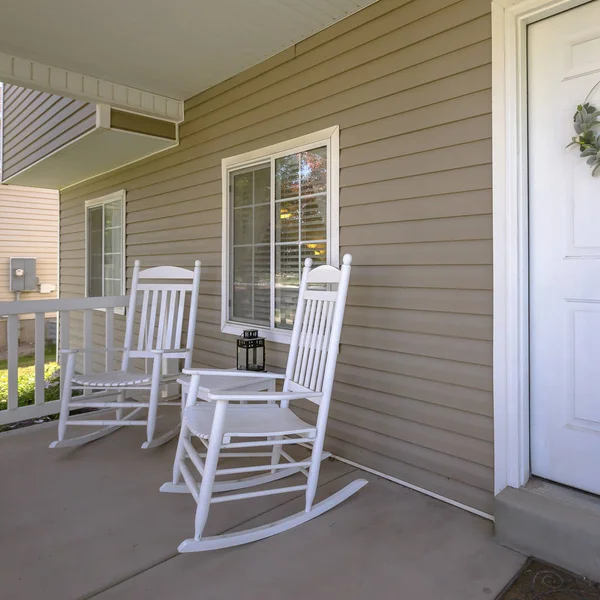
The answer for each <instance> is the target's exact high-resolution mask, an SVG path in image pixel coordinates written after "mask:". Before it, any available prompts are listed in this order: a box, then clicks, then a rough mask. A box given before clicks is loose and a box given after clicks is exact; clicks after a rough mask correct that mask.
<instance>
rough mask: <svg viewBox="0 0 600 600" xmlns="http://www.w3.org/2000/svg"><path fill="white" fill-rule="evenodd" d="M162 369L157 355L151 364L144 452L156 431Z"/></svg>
mask: <svg viewBox="0 0 600 600" xmlns="http://www.w3.org/2000/svg"><path fill="white" fill-rule="evenodd" d="M161 368H162V356H161V355H160V354H157V355H156V356H155V357H154V360H153V364H152V388H151V392H150V406H149V407H148V424H147V425H146V441H145V442H144V443H143V444H142V449H144V450H146V449H147V448H149V447H150V445H151V443H152V438H153V437H154V430H155V429H156V413H157V412H158V396H159V391H160V390H159V387H160V372H161Z"/></svg>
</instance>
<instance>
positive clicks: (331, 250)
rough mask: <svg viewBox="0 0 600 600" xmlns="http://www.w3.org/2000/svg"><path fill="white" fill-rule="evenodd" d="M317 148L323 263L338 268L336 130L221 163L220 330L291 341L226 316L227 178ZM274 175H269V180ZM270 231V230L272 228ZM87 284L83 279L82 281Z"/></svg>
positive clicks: (280, 333)
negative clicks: (323, 203)
mask: <svg viewBox="0 0 600 600" xmlns="http://www.w3.org/2000/svg"><path fill="white" fill-rule="evenodd" d="M318 146H327V157H328V162H329V164H328V169H327V189H328V193H329V194H328V195H329V202H328V215H327V216H328V219H327V243H328V247H327V264H329V265H334V266H336V267H338V266H339V256H340V229H339V215H340V128H339V126H337V125H336V126H334V127H329V128H327V129H322V130H320V131H316V132H314V133H310V134H307V135H303V136H301V137H297V138H294V139H291V140H286V141H285V142H280V143H278V144H273V145H271V146H267V147H265V148H260V149H258V150H253V151H251V152H245V153H244V154H238V155H237V156H230V157H228V158H224V159H223V160H222V161H221V184H222V200H223V224H222V249H221V257H222V265H221V331H222V332H223V333H231V334H235V335H241V333H242V331H243V330H244V329H249V328H252V329H258V331H259V335H260V336H262V337H264V338H266V339H267V340H270V341H273V342H280V343H283V344H289V343H290V341H291V339H292V332H291V331H283V330H276V329H274V328H273V329H271V328H268V327H260V326H256V325H252V324H250V323H248V324H246V325H244V324H241V323H235V322H231V321H229V320H228V315H229V295H230V293H229V264H230V259H231V256H230V254H231V246H230V235H229V234H230V231H229V230H230V227H229V223H230V218H231V214H230V213H231V211H230V207H229V204H230V203H229V176H230V173H231V171H235V170H238V169H243V168H244V167H250V166H252V165H255V164H260V163H261V162H265V161H266V160H270V159H271V158H279V157H280V156H285V155H287V154H293V153H296V152H301V151H303V150H308V149H311V148H315V147H318ZM273 176H274V174H273V173H272V174H271V178H273ZM272 230H273V227H272ZM86 281H87V279H86Z"/></svg>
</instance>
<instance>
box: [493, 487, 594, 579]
mask: <svg viewBox="0 0 600 600" xmlns="http://www.w3.org/2000/svg"><path fill="white" fill-rule="evenodd" d="M494 516H495V522H496V540H497V541H498V542H499V543H500V544H502V545H503V546H507V547H508V548H512V549H513V550H518V551H519V552H523V553H524V554H527V555H530V556H534V557H536V558H539V559H542V560H545V561H547V562H549V563H552V564H555V565H558V566H561V567H564V568H565V569H569V570H570V571H573V572H574V573H578V574H580V575H584V576H585V577H589V578H590V579H592V580H594V581H600V497H598V496H594V495H593V494H588V493H585V492H580V491H578V490H574V489H571V488H568V487H565V486H562V485H558V484H555V483H551V482H548V481H544V480H542V479H537V478H532V479H530V480H529V481H528V482H527V484H526V485H525V486H523V487H521V488H519V489H514V488H511V487H508V488H506V489H504V490H503V491H502V492H500V494H498V495H497V496H496V499H495V506H494Z"/></svg>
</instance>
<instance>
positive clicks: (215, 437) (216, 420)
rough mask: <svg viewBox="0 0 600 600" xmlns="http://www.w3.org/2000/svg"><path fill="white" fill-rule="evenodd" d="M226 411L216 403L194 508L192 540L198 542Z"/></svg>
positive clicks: (221, 440) (206, 515)
mask: <svg viewBox="0 0 600 600" xmlns="http://www.w3.org/2000/svg"><path fill="white" fill-rule="evenodd" d="M226 411H227V403H225V402H217V406H216V407H215V414H214V417H213V423H212V427H211V431H210V441H209V444H208V450H207V451H206V459H205V461H204V473H203V474H202V483H201V485H200V492H199V494H198V506H197V507H196V519H195V531H194V539H196V540H199V539H200V538H201V537H202V532H203V531H204V526H205V525H206V520H207V519H208V510H209V508H210V500H211V498H212V492H213V485H214V482H215V475H216V473H217V464H218V462H219V454H220V452H221V444H222V442H223V426H224V423H225V413H226Z"/></svg>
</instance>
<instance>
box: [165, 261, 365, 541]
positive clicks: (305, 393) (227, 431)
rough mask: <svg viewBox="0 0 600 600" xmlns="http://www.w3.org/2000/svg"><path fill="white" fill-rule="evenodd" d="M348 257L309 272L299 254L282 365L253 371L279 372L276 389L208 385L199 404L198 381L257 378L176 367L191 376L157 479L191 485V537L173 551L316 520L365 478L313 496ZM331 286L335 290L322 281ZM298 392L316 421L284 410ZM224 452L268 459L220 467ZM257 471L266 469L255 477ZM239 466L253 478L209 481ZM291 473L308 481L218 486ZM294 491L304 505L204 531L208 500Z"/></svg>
mask: <svg viewBox="0 0 600 600" xmlns="http://www.w3.org/2000/svg"><path fill="white" fill-rule="evenodd" d="M351 262H352V257H351V256H350V255H349V254H347V255H345V256H344V259H343V265H342V267H341V269H336V268H334V267H331V266H321V267H318V268H316V269H314V270H311V265H312V261H311V260H310V259H307V260H306V262H305V267H304V271H303V275H302V281H301V284H300V290H299V297H298V306H297V309H296V315H295V320H294V329H293V333H292V341H291V345H290V352H289V356H288V363H287V369H286V373H285V375H278V374H274V373H261V376H267V377H272V378H273V379H282V380H283V391H282V392H241V391H239V392H235V390H232V391H230V392H223V391H217V390H215V393H209V395H208V398H209V400H210V402H201V403H198V402H197V401H196V395H197V392H198V388H199V386H200V383H201V381H202V382H203V386H206V385H207V384H208V385H210V380H211V378H214V377H215V376H219V378H221V377H223V376H226V377H232V378H233V377H245V376H250V377H256V374H255V373H252V372H250V373H248V372H244V371H219V370H209V369H184V371H183V372H184V373H186V374H188V375H191V380H190V387H189V393H188V396H187V400H186V408H185V409H184V417H183V422H182V426H181V432H180V435H179V443H178V446H177V453H176V456H175V463H174V466H173V481H172V482H168V483H165V484H164V485H163V486H162V487H161V491H163V492H175V493H180V492H183V493H188V492H191V494H192V496H193V497H194V500H195V501H196V503H197V508H196V519H195V536H194V538H192V539H188V540H185V541H184V542H182V543H181V544H180V546H179V548H178V549H179V552H198V551H203V550H214V549H217V548H227V547H230V546H238V545H241V544H247V543H249V542H254V541H257V540H261V539H264V538H267V537H270V536H273V535H275V534H277V533H281V532H283V531H286V530H288V529H291V528H293V527H296V526H298V525H301V524H302V523H305V522H307V521H309V520H311V519H314V518H315V517H317V516H319V515H321V514H323V513H324V512H326V511H328V510H330V509H331V508H333V507H335V506H336V505H338V504H339V503H341V502H342V501H344V500H345V499H347V498H349V497H350V496H352V495H353V494H354V493H356V492H357V491H358V490H359V489H361V488H362V487H363V486H364V485H366V483H367V481H366V480H364V479H357V480H355V481H353V482H351V483H350V484H348V485H347V486H346V487H344V488H343V489H341V490H340V491H338V492H337V493H335V494H333V495H332V496H330V497H329V498H327V499H325V500H323V501H321V502H319V503H317V504H313V502H314V498H315V494H316V491H317V485H318V479H319V470H320V466H321V461H322V460H323V459H324V458H325V457H326V456H329V455H328V454H327V453H324V452H323V443H324V439H325V429H326V427H327V418H328V414H329V404H330V400H331V391H332V387H333V378H334V373H335V366H336V361H337V354H338V347H339V341H340V333H341V329H342V320H343V316H344V308H345V304H346V294H347V291H348V280H349V277H350V264H351ZM335 285H337V290H336V291H330V290H328V289H327V288H328V287H329V288H330V287H332V286H335ZM232 387H233V386H232ZM301 399H307V400H309V401H311V402H313V403H314V404H316V405H317V406H318V413H317V422H316V425H311V424H309V423H306V422H304V421H303V420H301V419H300V418H299V417H298V416H296V414H295V413H293V412H292V411H291V409H290V408H289V403H290V401H294V400H301ZM248 403H250V404H248ZM193 437H196V438H199V439H200V442H201V443H202V444H203V446H204V447H205V449H206V452H203V453H199V452H198V450H197V449H196V448H195V447H194V445H193V443H192V438H193ZM290 444H301V445H303V446H304V447H309V449H310V451H311V454H310V457H308V458H307V459H305V460H296V459H294V458H293V457H292V456H291V455H290V454H289V453H288V452H287V451H286V450H284V447H285V448H288V447H289V445H290ZM269 447H272V450H271V451H269V452H260V450H261V448H262V449H267V448H269ZM240 449H242V451H241V452H240ZM243 449H250V451H248V450H246V451H244V450H243ZM257 450H259V451H258V452H257ZM229 457H235V458H239V457H265V458H267V459H270V460H269V462H268V464H266V465H256V466H246V467H237V468H227V469H224V468H218V462H219V459H225V458H229ZM282 459H283V461H282ZM189 463H191V464H189ZM192 467H195V469H196V470H197V471H198V472H199V474H200V475H201V482H200V483H198V482H197V481H196V479H195V477H194V475H193V474H192V470H191V468H192ZM261 471H266V472H267V473H266V474H262V475H261V474H258V475H257V473H260V472H261ZM242 473H250V474H252V476H247V477H245V478H243V479H225V480H220V481H215V478H216V477H217V476H220V475H237V474H242ZM295 473H302V474H303V475H305V476H306V477H307V482H306V484H303V485H291V486H288V487H279V488H277V487H275V488H270V489H264V490H260V491H251V492H245V493H234V494H225V493H222V492H228V491H233V490H240V489H243V488H249V487H254V486H259V485H263V484H267V483H271V482H274V481H277V480H279V479H282V478H284V477H287V476H290V475H293V474H295ZM182 479H183V481H182ZM300 491H302V492H305V510H304V511H303V512H300V513H298V514H295V515H292V516H290V517H287V518H285V519H282V520H280V521H277V522H275V523H271V524H269V525H265V526H261V527H256V528H254V529H249V530H246V531H242V532H237V533H229V534H224V535H219V536H214V537H203V535H202V534H203V531H204V527H205V524H206V521H207V519H208V513H209V509H210V506H211V504H214V503H218V502H229V501H232V500H245V499H247V498H254V497H257V496H266V495H272V494H281V493H287V492H300Z"/></svg>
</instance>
